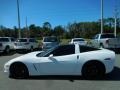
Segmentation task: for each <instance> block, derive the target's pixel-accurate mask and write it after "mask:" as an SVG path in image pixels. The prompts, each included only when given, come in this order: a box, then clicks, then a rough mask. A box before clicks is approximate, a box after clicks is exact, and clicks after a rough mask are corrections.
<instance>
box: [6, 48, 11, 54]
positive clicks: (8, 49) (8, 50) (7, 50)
mask: <svg viewBox="0 0 120 90" xmlns="http://www.w3.org/2000/svg"><path fill="white" fill-rule="evenodd" d="M5 53H7V54H8V53H10V47H9V46H6V48H5Z"/></svg>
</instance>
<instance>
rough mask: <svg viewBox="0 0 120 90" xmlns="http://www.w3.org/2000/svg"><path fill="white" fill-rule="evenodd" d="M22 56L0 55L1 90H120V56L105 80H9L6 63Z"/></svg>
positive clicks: (77, 78)
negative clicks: (4, 67) (5, 68)
mask: <svg viewBox="0 0 120 90" xmlns="http://www.w3.org/2000/svg"><path fill="white" fill-rule="evenodd" d="M21 55H22V54H15V53H13V54H10V55H0V90H120V54H117V55H116V63H115V69H114V71H113V72H112V73H111V74H109V75H107V76H106V77H105V79H104V80H84V79H83V78H82V77H34V78H29V79H11V78H8V76H7V75H6V74H5V73H4V72H3V66H4V64H5V62H7V61H8V60H10V59H13V58H15V57H18V56H21Z"/></svg>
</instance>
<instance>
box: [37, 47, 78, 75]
mask: <svg viewBox="0 0 120 90" xmlns="http://www.w3.org/2000/svg"><path fill="white" fill-rule="evenodd" d="M47 56H48V57H43V58H42V59H41V62H42V63H39V71H40V74H44V75H74V74H76V72H75V71H76V70H75V69H76V65H77V55H76V54H75V45H68V46H67V45H66V46H61V47H59V48H57V49H55V50H54V51H52V52H51V53H49V54H48V55H47Z"/></svg>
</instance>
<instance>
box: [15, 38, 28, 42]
mask: <svg viewBox="0 0 120 90" xmlns="http://www.w3.org/2000/svg"><path fill="white" fill-rule="evenodd" d="M17 42H27V39H18V40H17Z"/></svg>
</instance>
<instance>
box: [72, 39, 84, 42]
mask: <svg viewBox="0 0 120 90" xmlns="http://www.w3.org/2000/svg"><path fill="white" fill-rule="evenodd" d="M76 41H85V40H84V39H73V42H76Z"/></svg>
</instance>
